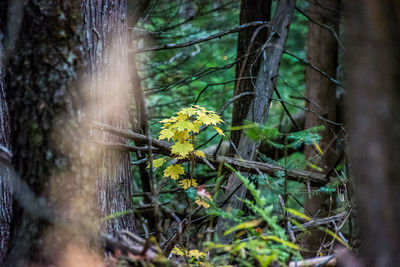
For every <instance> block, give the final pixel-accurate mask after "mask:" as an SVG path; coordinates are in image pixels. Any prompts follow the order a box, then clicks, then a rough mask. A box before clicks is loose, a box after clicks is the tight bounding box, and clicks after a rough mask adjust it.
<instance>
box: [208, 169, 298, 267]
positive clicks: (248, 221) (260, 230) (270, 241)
mask: <svg viewBox="0 0 400 267" xmlns="http://www.w3.org/2000/svg"><path fill="white" fill-rule="evenodd" d="M226 166H227V168H229V169H230V170H231V171H232V172H235V173H236V175H237V176H238V177H239V179H240V180H241V181H242V183H243V185H244V186H245V187H246V188H247V190H249V192H250V194H251V195H252V197H253V199H254V200H249V199H242V201H243V202H244V203H245V205H246V206H247V208H248V209H249V210H250V211H251V214H250V215H246V216H244V215H243V213H241V212H240V211H232V212H226V211H223V210H222V209H220V208H217V207H214V206H213V207H212V208H211V209H209V210H208V212H207V213H208V214H211V215H215V216H220V217H224V218H229V219H233V220H234V221H235V222H236V223H237V224H236V225H235V226H233V227H232V228H230V229H227V230H226V231H225V233H224V235H229V234H233V233H235V240H234V241H233V243H231V244H219V243H218V242H208V243H206V249H207V250H214V251H215V253H214V254H215V255H217V256H215V257H213V258H212V259H211V262H210V263H211V265H212V266H216V265H218V266H220V265H223V264H227V263H228V262H229V263H231V262H232V261H234V262H236V263H237V264H239V265H240V266H269V265H270V264H271V263H272V262H278V263H280V264H282V265H283V266H284V265H285V262H286V260H287V259H288V258H289V256H290V255H291V254H293V255H296V256H297V257H298V258H300V254H299V251H300V247H299V246H298V245H296V244H294V243H292V242H290V241H288V237H287V234H286V230H285V229H284V228H283V227H282V226H281V224H280V223H279V218H278V216H277V215H275V214H274V212H273V206H272V205H271V204H269V203H268V201H267V199H266V198H265V196H263V194H262V193H261V191H260V190H259V189H256V187H255V185H254V184H253V183H252V182H251V181H250V180H249V179H247V178H246V177H244V176H242V175H241V174H240V172H237V171H236V170H234V169H233V168H231V167H230V166H229V165H226Z"/></svg>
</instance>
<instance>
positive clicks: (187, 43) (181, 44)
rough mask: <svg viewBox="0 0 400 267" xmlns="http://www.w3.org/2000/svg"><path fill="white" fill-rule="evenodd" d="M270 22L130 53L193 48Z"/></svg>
mask: <svg viewBox="0 0 400 267" xmlns="http://www.w3.org/2000/svg"><path fill="white" fill-rule="evenodd" d="M268 24H269V23H268V22H265V21H254V22H250V23H246V24H243V25H240V26H238V27H235V28H231V29H229V30H225V31H222V32H219V33H215V34H211V35H209V36H206V37H203V38H199V39H196V40H192V41H189V42H185V43H180V44H165V45H160V46H155V47H150V48H143V49H137V50H129V52H131V53H134V54H138V53H144V52H150V51H159V50H167V49H175V48H182V47H186V46H191V45H194V44H198V43H203V42H206V41H210V40H213V39H217V38H220V37H222V36H224V35H228V34H231V33H237V32H240V31H243V30H246V29H248V28H250V27H255V26H260V25H268Z"/></svg>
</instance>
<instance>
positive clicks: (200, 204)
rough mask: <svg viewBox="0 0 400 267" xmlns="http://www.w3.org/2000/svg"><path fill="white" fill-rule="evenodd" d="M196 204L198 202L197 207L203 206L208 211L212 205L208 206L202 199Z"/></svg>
mask: <svg viewBox="0 0 400 267" xmlns="http://www.w3.org/2000/svg"><path fill="white" fill-rule="evenodd" d="M195 202H196V204H197V205H199V206H203V207H204V208H206V209H208V208H209V207H210V204H208V203H207V202H205V201H204V200H202V199H201V198H197V199H196V201H195Z"/></svg>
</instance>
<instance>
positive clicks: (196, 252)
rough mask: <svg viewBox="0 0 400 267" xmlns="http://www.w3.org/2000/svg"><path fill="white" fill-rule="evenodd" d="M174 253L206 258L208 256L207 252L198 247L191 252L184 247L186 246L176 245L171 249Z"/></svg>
mask: <svg viewBox="0 0 400 267" xmlns="http://www.w3.org/2000/svg"><path fill="white" fill-rule="evenodd" d="M171 252H172V254H174V255H177V256H181V257H183V256H185V255H186V256H189V257H190V258H204V257H205V256H206V253H204V252H201V251H199V250H198V249H191V250H189V252H188V251H187V250H186V249H184V248H182V249H181V248H178V247H174V248H173V249H172V250H171Z"/></svg>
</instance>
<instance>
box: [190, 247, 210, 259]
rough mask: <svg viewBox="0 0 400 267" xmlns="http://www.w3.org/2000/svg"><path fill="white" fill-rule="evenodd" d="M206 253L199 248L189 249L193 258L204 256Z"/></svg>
mask: <svg viewBox="0 0 400 267" xmlns="http://www.w3.org/2000/svg"><path fill="white" fill-rule="evenodd" d="M205 256H206V253H204V252H201V251H199V250H198V249H192V250H190V251H189V257H191V258H203V257H205Z"/></svg>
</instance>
